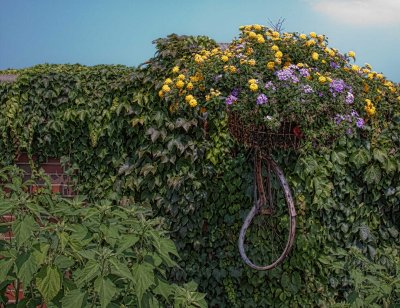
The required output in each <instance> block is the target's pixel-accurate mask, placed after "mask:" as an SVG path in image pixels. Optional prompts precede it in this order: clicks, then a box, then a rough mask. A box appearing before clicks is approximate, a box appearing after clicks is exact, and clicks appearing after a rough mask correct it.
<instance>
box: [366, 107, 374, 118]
mask: <svg viewBox="0 0 400 308" xmlns="http://www.w3.org/2000/svg"><path fill="white" fill-rule="evenodd" d="M365 111H366V112H367V114H368V115H369V116H370V117H372V116H373V115H374V114H375V112H376V109H375V107H374V106H373V105H372V106H365Z"/></svg>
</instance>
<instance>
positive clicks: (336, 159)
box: [331, 151, 347, 166]
mask: <svg viewBox="0 0 400 308" xmlns="http://www.w3.org/2000/svg"><path fill="white" fill-rule="evenodd" d="M346 158H347V154H346V152H344V151H332V154H331V161H332V163H335V164H338V165H341V166H343V165H345V164H346Z"/></svg>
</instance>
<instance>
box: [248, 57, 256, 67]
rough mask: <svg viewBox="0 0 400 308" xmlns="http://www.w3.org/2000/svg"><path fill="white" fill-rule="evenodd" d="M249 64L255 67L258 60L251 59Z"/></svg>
mask: <svg viewBox="0 0 400 308" xmlns="http://www.w3.org/2000/svg"><path fill="white" fill-rule="evenodd" d="M247 63H248V64H249V65H251V66H254V65H256V60H254V59H250V60H249V61H248V62H247Z"/></svg>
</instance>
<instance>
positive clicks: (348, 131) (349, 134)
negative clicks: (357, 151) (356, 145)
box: [346, 128, 353, 136]
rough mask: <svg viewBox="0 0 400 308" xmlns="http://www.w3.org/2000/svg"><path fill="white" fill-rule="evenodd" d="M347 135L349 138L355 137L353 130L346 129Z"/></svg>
mask: <svg viewBox="0 0 400 308" xmlns="http://www.w3.org/2000/svg"><path fill="white" fill-rule="evenodd" d="M346 134H347V135H348V136H351V135H353V130H352V129H351V128H348V129H346Z"/></svg>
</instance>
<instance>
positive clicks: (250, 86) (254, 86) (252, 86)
mask: <svg viewBox="0 0 400 308" xmlns="http://www.w3.org/2000/svg"><path fill="white" fill-rule="evenodd" d="M249 88H250V90H251V91H253V92H255V91H257V90H258V85H257V84H256V83H252V84H250V85H249Z"/></svg>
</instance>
